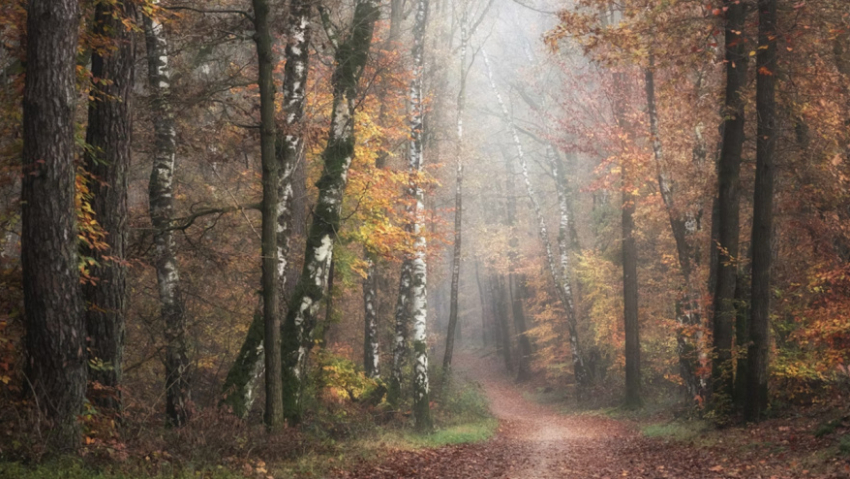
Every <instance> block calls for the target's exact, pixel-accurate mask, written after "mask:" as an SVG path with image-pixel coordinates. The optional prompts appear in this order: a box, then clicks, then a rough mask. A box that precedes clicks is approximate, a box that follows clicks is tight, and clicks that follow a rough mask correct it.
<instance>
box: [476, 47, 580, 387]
mask: <svg viewBox="0 0 850 479" xmlns="http://www.w3.org/2000/svg"><path fill="white" fill-rule="evenodd" d="M481 54H482V56H483V57H484V65H485V67H486V69H487V78H488V79H489V81H490V87H491V88H492V89H493V93H494V95H495V96H496V101H497V102H498V104H499V108H500V109H501V111H502V116H503V117H504V121H505V124H506V126H507V127H508V129H509V130H510V132H511V137H512V139H513V143H514V146H515V147H516V151H517V159H518V160H519V164H520V169H521V173H522V177H523V182H524V183H525V190H526V194H527V195H528V199H529V200H530V201H531V206H532V208H533V209H534V214H535V216H536V218H537V226H538V229H537V231H538V235H539V237H540V241H541V243H542V244H543V248H544V250H545V252H546V262H547V265H548V267H549V273H550V274H551V275H552V280H553V281H554V282H555V287H556V289H557V291H558V295H559V297H560V299H561V303H562V304H563V305H564V308H565V309H566V310H567V327H568V329H569V332H570V353H571V355H572V359H573V371H574V374H575V377H576V383H577V384H579V385H582V386H583V385H585V383H586V381H587V379H588V378H587V375H586V368H585V364H584V359H583V357H582V354H581V350H580V348H579V341H578V328H577V324H576V317H575V307H574V305H573V296H572V290H571V288H570V283H569V281H565V279H566V278H562V276H561V274H560V273H559V271H558V267H557V266H556V262H555V257H554V255H553V254H552V247H551V246H550V244H549V228H548V227H547V225H546V218H545V217H544V216H543V212H542V211H541V209H540V203H539V202H538V200H537V195H536V193H535V192H534V186H533V185H532V184H531V179H530V178H529V175H528V164H527V162H526V159H525V154H524V152H523V148H522V142H521V141H520V139H519V134H518V132H517V129H516V126H515V125H514V122H513V119H512V118H511V115H510V112H508V108H507V106H506V105H505V102H504V101H503V100H502V95H501V93H499V89H498V88H497V87H496V81H495V80H494V78H493V70H492V68H491V67H490V60H489V58H488V56H487V52H486V51H485V50H484V49H482V50H481Z"/></svg>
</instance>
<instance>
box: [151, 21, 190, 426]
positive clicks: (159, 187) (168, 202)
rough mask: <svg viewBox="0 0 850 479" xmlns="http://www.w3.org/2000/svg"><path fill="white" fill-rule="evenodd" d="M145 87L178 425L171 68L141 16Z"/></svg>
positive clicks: (182, 378)
mask: <svg viewBox="0 0 850 479" xmlns="http://www.w3.org/2000/svg"><path fill="white" fill-rule="evenodd" d="M144 24H145V43H146V46H147V60H148V88H149V89H150V91H151V97H152V102H151V108H152V111H153V113H154V114H153V115H152V118H154V125H153V128H154V155H153V156H154V159H153V168H151V176H150V184H149V188H148V202H149V209H150V217H151V223H152V224H153V227H154V228H155V229H156V230H157V233H156V236H155V237H154V266H155V268H156V279H157V286H158V289H159V304H160V316H161V317H162V322H163V325H164V327H165V343H166V346H165V412H166V419H167V421H168V424H170V425H171V426H175V427H179V426H182V425H183V424H185V423H186V422H187V421H188V420H189V415H190V409H189V408H190V403H191V389H190V382H189V355H188V348H187V344H186V343H187V326H188V324H187V323H188V320H187V317H186V308H185V305H184V303H183V296H182V294H181V292H180V272H179V266H178V264H177V254H176V248H175V244H174V233H173V231H171V230H169V229H168V228H169V227H170V226H171V223H172V219H173V218H174V167H175V164H174V163H175V156H176V151H177V130H176V128H175V121H174V111H173V109H172V107H171V70H170V69H169V66H168V58H169V57H168V42H167V40H166V37H165V32H164V31H163V27H162V25H161V24H160V23H159V22H156V21H154V20H153V19H151V18H150V17H147V16H145V18H144Z"/></svg>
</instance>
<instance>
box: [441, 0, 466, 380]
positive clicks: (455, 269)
mask: <svg viewBox="0 0 850 479" xmlns="http://www.w3.org/2000/svg"><path fill="white" fill-rule="evenodd" d="M467 3H468V2H464V5H463V7H462V8H463V12H462V13H461V17H460V89H459V90H458V93H457V119H456V121H455V125H456V128H457V138H456V141H457V143H456V149H455V166H456V170H455V223H454V243H453V245H452V271H451V273H452V276H451V278H452V282H451V291H450V295H449V325H448V329H447V331H446V351H445V354H444V356H443V379H444V380H445V379H447V378H448V376H449V369H450V368H451V366H452V354H454V345H455V336H456V334H455V331H456V330H457V320H458V317H457V310H458V304H457V302H458V289H459V288H460V261H461V252H462V251H463V250H462V248H461V244H462V239H463V231H462V228H463V115H464V108H465V106H466V77H467V71H468V68H467V66H466V52H467V49H468V47H469V25H468V19H469V7H468V5H467Z"/></svg>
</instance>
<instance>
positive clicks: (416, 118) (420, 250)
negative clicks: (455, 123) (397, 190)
mask: <svg viewBox="0 0 850 479" xmlns="http://www.w3.org/2000/svg"><path fill="white" fill-rule="evenodd" d="M415 8H416V18H415V20H414V23H413V51H412V56H413V79H412V80H411V81H410V152H409V160H410V172H411V173H412V174H413V175H417V176H418V175H420V174H421V173H422V166H423V164H424V163H425V160H424V156H423V152H422V146H423V145H422V129H423V125H422V118H423V114H424V112H425V104H424V101H423V100H424V96H425V92H424V86H423V83H422V80H423V76H424V75H423V73H424V70H425V29H426V27H427V25H428V0H418V1H417V2H416V7H415ZM409 193H410V195H411V196H412V197H413V198H412V199H413V200H414V203H413V211H412V213H413V234H414V236H415V238H416V244H415V253H414V256H413V258H412V259H411V268H410V269H411V271H410V279H411V283H410V290H409V294H410V299H409V300H408V303H409V307H410V317H411V320H412V326H413V335H412V336H413V337H412V338H411V346H413V417H414V420H415V421H416V429H417V430H419V431H429V430H431V428H432V427H433V424H432V422H431V407H430V398H429V396H430V388H429V385H428V344H427V343H426V341H425V339H426V338H425V332H426V329H425V325H426V320H427V317H426V315H427V313H428V304H427V289H426V273H427V272H428V268H427V265H426V263H425V259H426V255H427V251H426V244H425V236H424V232H423V229H424V222H425V221H424V219H425V205H424V201H425V192H424V191H423V189H422V185H420V184H419V182H418V181H417V180H413V181H412V184H411V185H410V191H409Z"/></svg>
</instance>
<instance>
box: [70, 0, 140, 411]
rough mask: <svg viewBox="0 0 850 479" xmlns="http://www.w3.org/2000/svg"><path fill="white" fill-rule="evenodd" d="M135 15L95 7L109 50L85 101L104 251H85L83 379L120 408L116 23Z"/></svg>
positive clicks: (123, 70) (121, 193)
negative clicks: (90, 262) (91, 263)
mask: <svg viewBox="0 0 850 479" xmlns="http://www.w3.org/2000/svg"><path fill="white" fill-rule="evenodd" d="M134 17H135V6H134V5H133V3H131V2H123V1H122V2H116V3H114V4H112V3H99V4H97V6H96V7H95V18H94V27H93V34H94V35H96V36H99V37H102V38H103V40H104V41H106V42H108V44H109V45H114V49H109V50H107V51H105V52H104V51H100V50H97V49H95V51H94V52H93V53H92V66H91V74H92V77H93V78H94V79H95V80H96V83H94V84H93V85H92V97H93V98H94V100H93V101H91V102H90V103H89V115H88V128H87V130H86V143H87V144H88V145H89V147H90V150H89V151H88V154H87V155H86V162H85V166H86V171H88V173H90V174H91V175H92V181H91V182H90V183H89V191H90V193H91V194H92V196H93V198H92V200H91V207H92V210H93V211H94V214H95V216H96V218H97V221H98V223H99V224H100V226H101V227H102V228H103V232H104V233H106V238H105V241H106V243H107V244H108V245H109V248H108V249H105V250H102V249H99V248H96V247H89V248H86V253H85V254H86V256H90V257H92V258H94V260H95V261H97V265H98V266H96V267H94V268H92V271H91V274H92V276H93V277H94V278H96V280H95V281H93V282H88V283H86V284H85V285H84V286H83V297H84V298H85V301H86V303H87V305H86V306H87V307H86V333H87V336H88V348H89V379H90V381H92V382H97V383H100V385H102V386H105V387H106V389H105V390H98V389H94V390H93V391H92V395H91V400H92V402H93V404H94V405H95V406H99V407H102V408H107V409H110V410H113V411H118V410H119V409H120V408H121V394H120V389H118V387H119V386H120V385H121V377H122V374H121V371H122V369H121V368H122V358H123V356H124V322H125V316H126V315H127V294H126V293H127V288H126V282H127V281H126V278H127V266H126V258H125V250H126V248H127V227H128V225H127V170H128V169H129V167H130V137H131V131H132V126H131V117H130V108H131V107H130V103H131V102H130V98H131V95H130V94H131V92H132V90H133V70H134V68H133V35H132V34H131V32H130V31H129V30H128V28H127V27H126V26H124V24H123V23H122V20H124V19H132V18H134Z"/></svg>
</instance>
